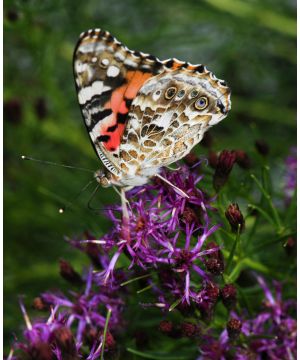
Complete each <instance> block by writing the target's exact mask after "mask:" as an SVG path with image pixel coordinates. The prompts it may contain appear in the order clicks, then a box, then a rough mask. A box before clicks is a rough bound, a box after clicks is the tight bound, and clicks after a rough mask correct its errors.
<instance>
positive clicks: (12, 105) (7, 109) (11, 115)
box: [3, 98, 23, 124]
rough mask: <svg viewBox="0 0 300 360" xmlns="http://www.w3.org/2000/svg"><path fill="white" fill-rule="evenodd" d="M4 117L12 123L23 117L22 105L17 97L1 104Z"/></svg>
mask: <svg viewBox="0 0 300 360" xmlns="http://www.w3.org/2000/svg"><path fill="white" fill-rule="evenodd" d="M3 115H4V119H5V120H7V121H8V122H11V123H13V124H19V123H20V122H21V121H22V117H23V106H22V103H21V101H20V100H19V99H17V98H13V99H10V100H7V101H5V102H4V104H3Z"/></svg>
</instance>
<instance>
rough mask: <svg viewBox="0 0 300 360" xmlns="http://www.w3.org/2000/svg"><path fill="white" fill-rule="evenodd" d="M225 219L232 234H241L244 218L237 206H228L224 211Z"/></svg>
mask: <svg viewBox="0 0 300 360" xmlns="http://www.w3.org/2000/svg"><path fill="white" fill-rule="evenodd" d="M225 216H226V219H227V220H228V222H229V224H230V226H231V231H232V232H235V233H236V232H238V230H239V231H240V232H242V231H243V230H244V228H245V220H244V216H243V214H242V213H241V211H240V208H239V206H238V204H230V205H229V206H228V208H227V210H226V211H225Z"/></svg>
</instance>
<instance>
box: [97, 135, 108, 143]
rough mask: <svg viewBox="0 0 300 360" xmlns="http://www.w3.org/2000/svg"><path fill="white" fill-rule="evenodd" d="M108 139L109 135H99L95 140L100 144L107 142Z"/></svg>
mask: <svg viewBox="0 0 300 360" xmlns="http://www.w3.org/2000/svg"><path fill="white" fill-rule="evenodd" d="M109 139H110V136H109V135H100V136H98V137H97V140H98V141H101V142H108V140H109Z"/></svg>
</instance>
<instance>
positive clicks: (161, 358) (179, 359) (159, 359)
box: [126, 348, 186, 360]
mask: <svg viewBox="0 0 300 360" xmlns="http://www.w3.org/2000/svg"><path fill="white" fill-rule="evenodd" d="M126 350H127V351H128V352H130V353H131V354H134V355H138V356H140V357H142V358H144V359H152V360H185V359H186V356H166V355H165V354H161V355H158V354H149V353H148V354H147V353H144V352H141V351H138V350H135V349H132V348H127V349H126Z"/></svg>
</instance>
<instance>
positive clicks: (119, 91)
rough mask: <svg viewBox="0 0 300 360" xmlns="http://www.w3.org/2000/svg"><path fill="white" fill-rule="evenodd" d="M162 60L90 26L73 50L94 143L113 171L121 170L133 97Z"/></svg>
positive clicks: (83, 107) (78, 81) (158, 67)
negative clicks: (121, 152)
mask: <svg viewBox="0 0 300 360" xmlns="http://www.w3.org/2000/svg"><path fill="white" fill-rule="evenodd" d="M163 68H164V66H163V64H162V63H161V62H160V61H159V60H158V59H156V58H155V57H153V56H150V55H147V54H143V53H139V52H133V51H130V50H128V49H127V48H126V47H125V46H124V45H122V44H121V43H120V42H119V41H117V40H116V39H115V38H114V37H112V36H111V35H110V34H109V33H108V32H106V31H101V30H97V29H96V30H90V31H88V32H86V33H83V34H82V35H81V36H80V39H79V41H78V44H77V46H76V48H75V52H74V75H75V81H76V87H77V91H78V100H79V104H80V107H81V111H82V114H83V117H84V121H85V124H86V127H87V130H88V132H89V135H90V137H91V140H92V143H93V145H94V147H95V149H96V151H97V153H98V155H99V157H100V158H101V160H102V161H103V163H104V165H105V166H106V167H107V168H108V169H109V170H110V171H112V172H115V173H118V172H119V164H118V157H119V145H120V142H121V138H122V136H123V133H124V130H125V127H126V124H127V119H128V117H127V115H128V112H129V108H130V105H131V102H132V100H133V99H134V98H135V97H136V94H137V92H138V90H139V89H140V88H141V86H142V85H143V84H144V83H145V81H146V80H147V79H149V78H150V77H152V76H153V75H155V74H157V73H159V72H161V71H162V69H163Z"/></svg>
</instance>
